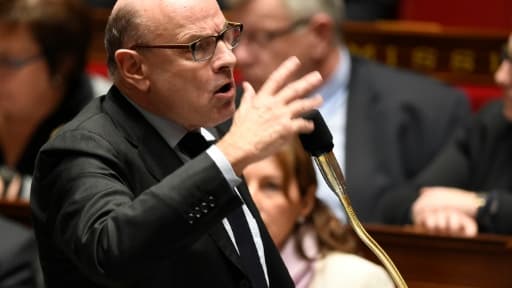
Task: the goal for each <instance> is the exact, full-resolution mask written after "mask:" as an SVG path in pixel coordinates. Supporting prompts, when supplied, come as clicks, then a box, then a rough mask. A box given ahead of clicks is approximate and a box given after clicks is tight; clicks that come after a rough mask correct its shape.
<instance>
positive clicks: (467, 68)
mask: <svg viewBox="0 0 512 288" xmlns="http://www.w3.org/2000/svg"><path fill="white" fill-rule="evenodd" d="M475 66H476V65H475V52H473V51H471V50H469V49H455V50H453V51H452V53H451V54H450V69H451V70H452V71H454V72H463V73H471V72H473V71H475Z"/></svg>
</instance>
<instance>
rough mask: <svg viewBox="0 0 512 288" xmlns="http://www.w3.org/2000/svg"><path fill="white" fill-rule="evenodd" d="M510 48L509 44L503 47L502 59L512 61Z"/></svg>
mask: <svg viewBox="0 0 512 288" xmlns="http://www.w3.org/2000/svg"><path fill="white" fill-rule="evenodd" d="M509 51H510V49H509V47H508V46H507V45H505V46H503V48H502V49H501V61H502V62H503V61H505V60H507V61H509V62H512V55H510V53H509Z"/></svg>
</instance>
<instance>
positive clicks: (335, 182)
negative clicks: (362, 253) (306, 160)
mask: <svg viewBox="0 0 512 288" xmlns="http://www.w3.org/2000/svg"><path fill="white" fill-rule="evenodd" d="M313 159H314V160H315V162H316V164H317V165H318V166H320V167H321V169H320V171H321V172H322V175H323V176H324V179H325V180H326V182H327V184H328V185H329V187H330V188H331V190H332V191H333V192H334V193H335V194H336V196H337V197H338V199H339V200H340V202H341V204H342V205H343V208H344V209H345V212H346V213H347V216H348V219H349V223H350V226H352V228H353V229H354V231H355V232H356V234H357V236H358V237H359V239H361V241H363V243H364V244H365V245H366V246H367V247H368V248H369V249H370V250H371V251H372V252H373V254H375V255H376V256H377V258H379V260H380V261H381V262H382V264H383V265H384V267H385V268H386V270H387V271H388V273H389V275H390V276H391V279H393V282H394V283H395V285H396V287H398V288H407V284H406V283H405V281H404V279H403V278H402V275H400V272H398V269H397V268H396V266H395V264H393V261H391V259H390V258H389V256H388V255H387V254H386V252H385V251H384V250H383V249H382V248H381V247H380V246H379V244H377V242H376V241H375V240H373V238H372V237H371V236H370V235H369V234H368V233H367V232H366V230H365V229H364V228H363V226H362V225H361V223H360V222H359V219H358V218H357V216H356V214H355V213H354V210H353V209H352V205H351V204H350V200H349V198H348V195H347V193H346V192H345V191H346V185H345V177H344V176H343V172H342V171H341V169H340V168H339V165H338V163H337V161H336V157H335V156H334V154H333V153H326V154H322V155H320V156H318V157H313ZM330 163H332V164H330Z"/></svg>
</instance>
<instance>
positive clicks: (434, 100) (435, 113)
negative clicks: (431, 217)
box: [345, 57, 470, 222]
mask: <svg viewBox="0 0 512 288" xmlns="http://www.w3.org/2000/svg"><path fill="white" fill-rule="evenodd" d="M348 90H349V96H348V107H347V124H346V125H347V126H346V129H347V131H346V151H345V153H346V154H345V155H346V156H345V157H346V163H345V167H346V171H345V172H346V175H345V176H346V181H347V191H348V195H349V197H350V199H351V202H352V205H353V208H354V210H355V212H356V214H357V215H358V216H359V218H360V220H362V221H364V222H382V220H383V219H382V217H381V215H380V214H379V213H378V211H377V210H378V209H377V208H378V206H379V203H380V202H381V201H383V197H385V196H386V194H387V193H388V192H389V191H392V189H393V187H396V186H397V185H400V184H402V183H404V182H405V181H407V180H409V179H412V178H413V177H414V176H416V175H417V174H418V173H419V172H420V171H421V170H422V169H423V168H424V167H425V166H426V165H427V164H428V163H429V162H430V161H431V160H432V159H433V158H434V156H435V155H436V154H437V153H438V152H439V151H440V150H441V148H442V147H443V146H444V145H445V144H446V143H447V142H448V141H449V139H450V138H451V137H452V135H453V133H454V131H456V129H457V128H458V127H460V126H462V125H465V124H466V123H467V121H468V120H469V119H470V110H469V103H468V101H467V98H466V97H465V95H464V94H463V93H461V92H459V91H457V90H455V89H453V88H451V87H448V86H447V85H444V84H442V83H440V82H439V81H437V80H434V79H430V78H427V77H425V76H421V75H418V74H415V73H412V72H405V71H402V70H398V69H393V68H390V67H387V66H384V65H381V64H377V63H375V62H372V61H369V60H365V59H363V58H359V57H352V68H351V72H350V80H349V86H348Z"/></svg>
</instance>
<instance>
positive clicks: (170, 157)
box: [104, 86, 244, 271]
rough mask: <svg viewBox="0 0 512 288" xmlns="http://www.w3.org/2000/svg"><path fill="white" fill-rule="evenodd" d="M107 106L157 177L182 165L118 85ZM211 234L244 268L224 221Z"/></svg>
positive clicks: (110, 94) (110, 93)
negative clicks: (122, 93) (120, 90)
mask: <svg viewBox="0 0 512 288" xmlns="http://www.w3.org/2000/svg"><path fill="white" fill-rule="evenodd" d="M104 107H105V110H106V111H107V112H108V114H109V115H111V117H112V119H113V121H114V122H115V123H116V125H117V126H118V127H119V128H120V129H121V130H122V131H123V133H124V135H126V136H127V139H128V141H129V142H130V143H132V144H133V145H134V146H135V147H137V150H138V151H139V155H140V157H141V159H142V160H143V162H144V163H145V165H146V168H147V169H148V171H149V172H150V174H151V175H153V177H154V178H155V180H156V181H161V180H162V179H163V178H164V177H166V176H167V175H169V174H170V173H172V172H173V171H175V170H176V169H178V168H179V167H180V166H182V165H183V161H182V160H181V158H180V157H179V156H178V155H177V153H176V152H175V151H174V150H173V149H171V148H170V147H169V145H168V144H167V142H166V141H165V140H164V139H163V138H162V136H161V135H160V134H159V133H158V131H156V129H154V128H153V126H151V125H150V124H149V122H147V120H146V119H145V118H144V116H143V115H142V114H141V113H140V112H139V111H138V110H137V109H136V108H135V107H133V105H132V104H131V103H129V102H128V100H127V99H125V98H124V96H123V95H121V93H120V92H119V90H118V89H117V88H116V87H115V86H113V87H112V89H111V90H110V91H109V93H108V95H107V98H106V100H105V106H104ZM209 131H210V132H211V133H212V134H213V135H215V136H217V135H218V133H217V131H214V130H211V129H209ZM208 234H209V236H210V237H211V238H212V239H213V240H214V242H215V243H216V244H217V245H218V247H219V248H220V250H221V251H222V252H223V253H224V254H225V255H226V257H227V258H228V259H230V261H232V262H233V263H234V264H235V265H236V266H237V267H238V268H239V269H240V270H241V271H244V270H243V268H242V265H241V262H240V259H239V256H238V253H237V252H236V249H235V247H234V245H233V242H232V241H231V238H229V235H228V234H227V232H226V229H225V228H224V225H223V224H222V223H218V224H217V225H215V226H214V227H213V228H212V229H210V231H209V232H208Z"/></svg>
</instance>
